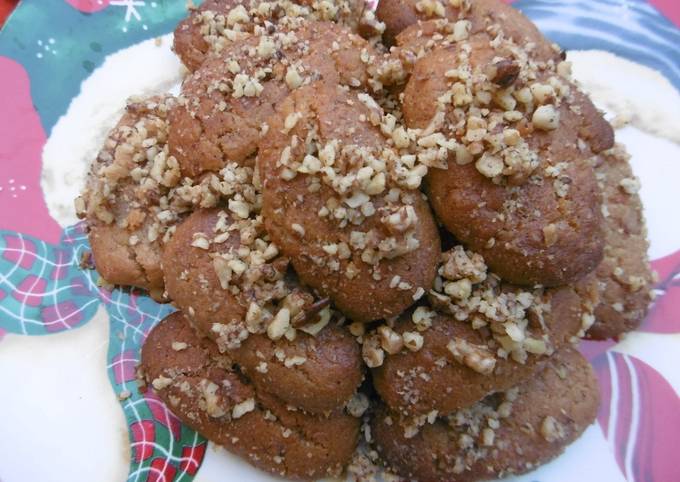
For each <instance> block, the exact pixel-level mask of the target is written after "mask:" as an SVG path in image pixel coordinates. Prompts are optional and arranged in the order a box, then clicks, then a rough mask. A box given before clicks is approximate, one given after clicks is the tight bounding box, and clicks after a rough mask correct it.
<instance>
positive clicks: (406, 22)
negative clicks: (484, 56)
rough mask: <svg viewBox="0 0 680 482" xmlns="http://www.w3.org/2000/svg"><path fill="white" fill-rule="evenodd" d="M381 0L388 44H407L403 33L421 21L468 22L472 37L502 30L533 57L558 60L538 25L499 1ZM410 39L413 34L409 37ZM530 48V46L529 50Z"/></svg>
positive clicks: (415, 28) (554, 50) (379, 8)
mask: <svg viewBox="0 0 680 482" xmlns="http://www.w3.org/2000/svg"><path fill="white" fill-rule="evenodd" d="M457 3H458V5H457V6H454V5H456V0H454V1H442V2H440V1H439V0H426V1H421V0H381V1H380V2H379V3H378V8H377V10H376V16H377V17H378V19H379V20H380V21H382V22H384V23H385V33H384V35H383V38H384V39H385V41H386V42H387V43H388V44H393V43H395V40H396V43H397V44H398V45H404V44H405V42H404V40H405V36H402V37H401V38H399V35H400V34H402V33H403V32H404V30H406V29H408V28H409V27H411V30H412V31H413V32H415V31H417V30H418V28H419V27H418V25H417V24H418V23H419V22H427V21H431V20H436V19H442V18H444V19H446V20H449V21H450V22H457V21H459V20H463V21H466V22H469V26H467V27H466V28H467V29H468V30H469V32H470V34H473V35H474V34H477V33H480V32H487V31H491V32H493V31H494V30H498V29H501V30H502V31H503V33H504V35H505V36H507V37H508V38H511V39H512V40H513V41H514V42H515V43H517V44H518V45H524V46H526V47H527V49H529V48H531V54H532V55H534V56H536V58H540V59H543V60H549V59H557V57H558V56H559V51H558V49H557V48H555V47H553V44H552V43H551V42H550V41H548V40H547V39H546V38H545V37H544V36H543V35H542V34H541V32H539V30H538V28H536V25H534V24H533V22H531V20H529V19H528V18H527V17H525V16H524V15H523V14H522V13H521V12H520V11H519V10H517V9H515V8H512V7H511V6H509V5H507V4H505V3H504V2H502V1H500V0H472V1H467V0H461V1H459V2H457ZM409 36H410V35H409ZM529 46H531V47H529Z"/></svg>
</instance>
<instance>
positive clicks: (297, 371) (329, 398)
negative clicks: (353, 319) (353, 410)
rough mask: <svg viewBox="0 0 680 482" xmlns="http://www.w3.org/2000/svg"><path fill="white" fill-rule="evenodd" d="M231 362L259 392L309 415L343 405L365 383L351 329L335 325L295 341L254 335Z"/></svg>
mask: <svg viewBox="0 0 680 482" xmlns="http://www.w3.org/2000/svg"><path fill="white" fill-rule="evenodd" d="M231 357H232V358H233V360H234V361H235V362H236V363H238V366H239V368H240V369H241V371H242V372H243V373H245V374H246V375H247V376H248V377H249V378H250V379H251V380H252V382H253V385H254V386H255V387H256V389H257V390H258V391H260V392H265V391H266V392H268V393H271V394H272V395H274V396H276V397H277V398H279V399H280V400H283V401H285V402H286V403H287V404H288V405H291V406H293V407H300V408H302V409H304V410H305V411H307V412H309V413H315V414H324V413H328V412H331V411H333V410H336V409H337V408H338V407H341V406H343V405H344V404H346V403H347V402H348V401H349V400H350V398H351V397H352V395H354V393H355V392H356V390H357V388H358V387H359V385H361V382H362V380H363V373H364V368H363V364H362V362H361V353H360V347H359V345H358V344H357V343H356V342H355V341H354V337H352V335H350V333H349V332H348V331H347V329H346V328H343V327H340V326H337V325H335V324H330V325H328V326H326V327H325V328H324V329H322V330H321V331H320V332H319V333H318V334H317V335H316V336H312V335H309V334H307V333H305V332H303V331H299V332H298V334H297V336H296V337H295V340H293V341H288V340H287V339H286V338H282V339H280V340H277V341H274V340H272V339H271V338H269V337H268V336H266V335H262V334H256V335H251V336H249V337H248V339H247V340H245V341H244V342H243V343H242V345H241V347H240V348H237V349H236V350H234V351H233V352H231Z"/></svg>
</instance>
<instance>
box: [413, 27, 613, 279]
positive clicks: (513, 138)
mask: <svg viewBox="0 0 680 482" xmlns="http://www.w3.org/2000/svg"><path fill="white" fill-rule="evenodd" d="M492 45H493V47H492ZM499 59H501V60H499ZM562 69H563V68H560V70H562ZM557 70H558V69H556V68H555V66H554V65H553V66H552V67H551V64H536V63H535V62H533V61H531V60H530V59H528V58H527V57H526V55H525V53H524V52H523V51H522V50H521V49H519V48H518V47H517V46H515V45H514V44H512V43H511V42H508V41H504V42H500V43H493V44H490V41H489V38H488V36H486V35H479V36H476V37H472V38H470V39H469V41H465V42H459V43H458V44H456V46H450V47H437V48H435V49H434V50H432V51H431V52H429V53H428V54H427V55H425V56H424V57H422V58H421V59H420V60H418V61H417V63H416V64H415V68H414V70H413V74H412V75H411V78H410V80H409V82H408V84H407V86H406V89H405V91H404V102H403V113H404V119H405V123H406V125H407V126H408V127H410V128H417V129H424V128H426V127H428V126H432V124H433V123H434V124H436V126H437V127H438V131H439V134H441V135H443V136H444V137H445V138H447V139H449V140H450V141H452V142H454V143H455V147H454V148H453V149H451V151H450V153H449V156H448V162H447V163H446V164H445V165H443V166H440V167H442V168H441V169H438V168H435V169H432V170H430V172H429V174H428V176H427V179H426V190H427V192H428V196H429V200H430V203H431V205H432V208H433V209H434V211H435V213H436V214H437V216H438V218H439V219H440V221H441V222H442V223H443V224H444V226H445V227H446V228H447V229H448V230H449V231H451V232H452V233H453V234H454V236H456V238H457V239H458V240H459V241H461V242H462V243H463V244H465V245H466V246H468V247H469V248H471V249H473V250H474V251H476V252H479V253H480V254H482V255H483V256H484V258H485V260H486V262H487V263H488V265H489V266H490V267H491V269H492V270H493V271H494V272H495V273H496V274H498V275H499V276H500V277H501V278H503V279H504V280H507V281H509V282H512V283H515V284H522V285H532V284H542V285H544V286H557V285H563V284H567V283H569V282H572V281H575V280H577V279H579V278H581V277H583V276H584V275H585V274H587V273H589V272H590V271H592V270H593V269H594V268H595V267H596V266H597V265H598V264H599V262H600V261H601V259H602V250H603V243H604V234H603V231H602V215H601V210H600V205H601V198H600V192H599V189H598V186H597V182H596V180H595V176H594V172H593V168H592V166H591V163H590V159H591V158H592V156H593V153H594V152H597V151H599V150H601V149H603V148H606V147H608V146H610V145H611V142H612V139H613V135H612V131H611V127H610V126H609V124H607V123H606V121H604V119H602V117H601V116H600V114H599V113H598V112H597V111H596V109H595V108H594V107H592V104H591V103H590V102H589V101H588V100H587V99H586V98H585V97H584V96H582V95H581V94H579V93H578V92H577V91H576V87H575V86H573V85H572V84H570V83H569V82H568V80H566V79H564V78H563V77H561V76H560V75H559V74H558V73H557ZM430 128H431V127H430Z"/></svg>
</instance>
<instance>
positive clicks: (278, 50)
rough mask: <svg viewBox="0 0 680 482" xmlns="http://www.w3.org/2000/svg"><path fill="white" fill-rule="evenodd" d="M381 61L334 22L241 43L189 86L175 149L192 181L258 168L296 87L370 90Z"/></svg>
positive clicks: (178, 114) (175, 120)
mask: <svg viewBox="0 0 680 482" xmlns="http://www.w3.org/2000/svg"><path fill="white" fill-rule="evenodd" d="M374 59H375V53H374V52H373V50H372V48H371V47H370V46H369V45H368V43H367V42H366V41H365V40H363V39H362V38H361V37H359V36H358V35H356V34H352V33H351V32H349V31H348V30H347V29H345V28H343V27H340V26H338V25H336V24H333V23H330V22H305V21H300V22H299V25H293V26H291V27H289V28H284V27H280V28H278V29H277V28H272V30H271V31H269V30H267V31H262V32H260V33H259V34H257V35H252V36H249V37H248V38H246V39H243V40H240V41H236V42H233V43H232V44H230V45H229V46H227V47H225V48H224V49H223V50H222V52H221V54H220V56H215V57H213V58H210V59H208V60H206V61H205V62H204V63H203V65H202V66H201V68H200V69H199V70H197V71H196V72H195V73H194V74H193V75H192V76H190V77H189V78H188V79H187V80H186V81H185V82H184V84H183V86H182V95H181V97H180V103H179V104H178V105H177V107H176V108H175V109H173V110H172V112H171V113H170V135H169V140H168V143H169V145H170V151H171V153H172V155H173V156H175V157H176V158H177V160H178V161H179V164H180V168H181V170H182V173H183V174H184V175H185V176H189V177H195V176H197V175H199V174H200V173H201V172H204V171H217V170H219V169H220V168H222V167H223V166H224V165H225V164H227V163H228V162H236V163H238V164H241V165H252V164H253V161H254V154H255V153H256V151H257V145H258V141H259V138H260V135H261V134H262V132H263V130H266V127H264V126H265V121H266V120H267V118H268V117H269V116H271V115H272V114H273V113H274V109H275V107H276V105H277V104H278V103H279V102H281V101H282V100H283V99H284V98H285V97H286V96H288V94H289V93H290V92H291V91H292V90H294V89H296V88H297V87H299V86H300V85H302V84H305V83H309V82H310V81H314V80H318V79H323V80H325V81H328V82H329V83H338V82H341V83H343V84H346V85H351V86H354V87H358V86H362V85H364V86H365V85H366V84H367V80H368V76H367V70H368V69H369V67H370V62H371V61H374Z"/></svg>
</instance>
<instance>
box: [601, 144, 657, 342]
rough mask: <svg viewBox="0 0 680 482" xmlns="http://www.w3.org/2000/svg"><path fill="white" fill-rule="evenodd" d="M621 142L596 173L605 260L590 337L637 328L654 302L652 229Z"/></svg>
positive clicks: (638, 182)
mask: <svg viewBox="0 0 680 482" xmlns="http://www.w3.org/2000/svg"><path fill="white" fill-rule="evenodd" d="M628 159H629V156H628V154H627V153H626V151H625V149H624V147H623V146H621V145H617V146H615V147H614V148H613V149H611V150H610V151H607V152H604V153H603V154H602V155H601V156H599V157H598V162H597V165H596V166H595V173H596V175H597V179H598V181H599V184H600V187H601V188H602V194H603V198H604V202H603V205H602V209H603V214H604V220H605V246H604V259H603V260H602V263H600V265H599V266H598V268H597V271H596V276H597V279H598V281H599V287H600V303H599V304H598V305H597V307H596V308H595V318H596V320H595V324H594V325H593V327H592V328H591V329H590V330H588V336H589V337H590V338H594V339H596V340H602V339H606V338H614V337H617V336H619V335H621V334H622V333H625V332H627V331H631V330H634V329H636V328H637V327H638V326H639V325H640V323H641V322H642V320H643V319H644V317H645V315H646V314H647V308H648V307H649V303H650V301H651V289H652V287H653V285H654V278H653V274H652V272H651V269H650V266H649V259H648V257H647V249H648V248H649V243H648V242H647V229H646V227H645V221H644V216H643V214H642V203H641V201H640V196H639V195H638V190H639V188H640V181H639V180H638V179H637V178H636V177H635V175H634V174H633V171H632V169H631V167H630V164H629V163H628Z"/></svg>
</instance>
